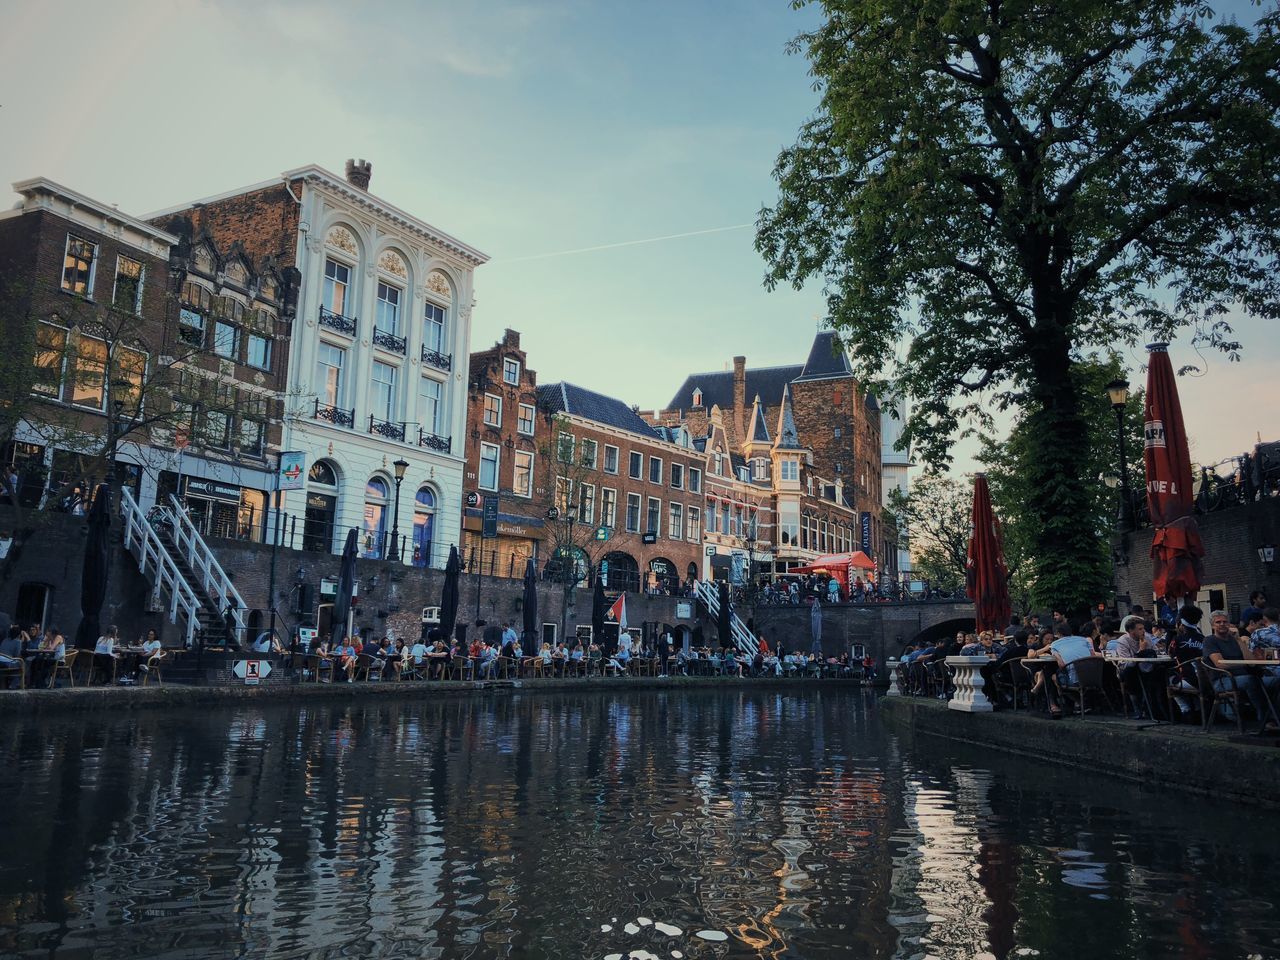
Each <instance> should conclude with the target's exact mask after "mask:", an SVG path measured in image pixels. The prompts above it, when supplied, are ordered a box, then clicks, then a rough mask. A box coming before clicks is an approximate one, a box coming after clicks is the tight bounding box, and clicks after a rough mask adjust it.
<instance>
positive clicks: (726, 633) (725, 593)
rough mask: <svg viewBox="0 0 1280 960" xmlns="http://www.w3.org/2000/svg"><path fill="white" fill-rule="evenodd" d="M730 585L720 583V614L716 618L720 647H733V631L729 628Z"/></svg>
mask: <svg viewBox="0 0 1280 960" xmlns="http://www.w3.org/2000/svg"><path fill="white" fill-rule="evenodd" d="M729 616H730V611H729V584H727V583H725V582H724V581H723V580H721V581H720V614H719V616H718V617H717V618H716V629H717V630H719V632H720V646H722V647H732V646H733V645H734V643H733V631H732V629H731V628H730V626H729Z"/></svg>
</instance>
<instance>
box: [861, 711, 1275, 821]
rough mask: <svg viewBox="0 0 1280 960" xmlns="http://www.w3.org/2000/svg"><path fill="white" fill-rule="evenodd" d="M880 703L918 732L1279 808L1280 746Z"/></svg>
mask: <svg viewBox="0 0 1280 960" xmlns="http://www.w3.org/2000/svg"><path fill="white" fill-rule="evenodd" d="M877 706H878V708H879V710H880V712H881V714H882V715H883V716H884V717H885V718H886V720H887V721H889V722H890V723H893V724H897V725H899V726H901V727H903V728H907V729H909V730H910V731H911V732H912V733H914V734H917V735H921V736H927V737H934V738H939V739H944V740H953V741H955V742H957V743H964V744H967V745H969V746H972V747H977V748H979V749H990V750H998V751H1000V752H1002V753H1009V754H1015V755H1018V756H1022V757H1030V758H1033V759H1036V760H1043V761H1047V762H1049V763H1054V764H1057V765H1060V766H1066V767H1070V768H1073V769H1077V770H1081V771H1083V772H1087V773H1091V774H1092V773H1102V774H1106V775H1108V776H1113V777H1119V778H1121V779H1124V780H1129V781H1131V782H1134V783H1141V784H1146V785H1148V786H1152V787H1157V788H1162V789H1169V790H1177V791H1181V792H1184V793H1193V794H1198V795H1200V796H1207V797H1215V798H1222V799H1227V800H1232V801H1235V802H1238V803H1245V804H1250V805H1252V806H1261V807H1267V808H1270V809H1276V808H1280V788H1278V787H1277V784H1280V749H1276V748H1275V747H1274V746H1255V745H1248V744H1242V743H1233V742H1231V741H1229V740H1225V739H1223V738H1221V737H1218V736H1207V735H1205V734H1202V733H1200V731H1199V727H1195V728H1192V727H1188V726H1185V725H1184V726H1163V727H1153V726H1145V727H1138V726H1134V725H1131V724H1124V723H1118V722H1117V723H1109V722H1095V721H1091V720H1080V719H1076V718H1070V717H1068V718H1066V719H1063V720H1059V721H1051V720H1049V719H1048V718H1046V717H1043V716H1040V715H1033V714H1029V713H1016V714H1015V713H1011V712H1003V711H1002V712H1000V713H962V712H960V711H958V710H950V709H948V708H947V705H946V703H944V702H941V701H937V700H925V699H921V698H917V697H889V696H882V697H880V698H879V699H878V700H877ZM1135 812H1136V811H1135Z"/></svg>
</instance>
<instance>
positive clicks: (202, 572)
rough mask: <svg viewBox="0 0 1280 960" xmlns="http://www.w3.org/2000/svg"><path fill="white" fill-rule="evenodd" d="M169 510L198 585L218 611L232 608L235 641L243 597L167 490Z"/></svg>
mask: <svg viewBox="0 0 1280 960" xmlns="http://www.w3.org/2000/svg"><path fill="white" fill-rule="evenodd" d="M169 514H170V516H171V517H172V518H173V542H174V545H175V546H176V547H177V548H178V550H180V551H181V552H182V556H183V558H184V559H185V560H186V561H187V563H188V564H189V565H190V566H191V569H192V570H193V571H195V574H196V576H198V577H199V578H200V586H201V587H202V588H203V589H204V592H205V595H206V596H207V597H209V599H211V600H212V601H213V602H214V603H216V604H217V605H218V612H219V613H221V614H222V615H223V616H224V617H225V616H226V613H227V611H228V609H230V610H231V614H232V616H233V618H234V620H235V625H236V635H235V636H234V637H232V638H231V639H232V641H233V642H234V641H238V640H239V639H240V638H241V637H243V636H244V617H245V610H246V606H245V602H244V598H243V597H242V596H240V592H239V591H238V590H236V588H235V586H233V585H232V583H231V578H230V577H228V576H227V573H226V571H225V570H223V569H222V564H220V563H218V558H217V557H215V556H214V555H213V551H212V550H210V549H209V545H208V544H207V543H205V542H204V538H203V537H202V536H200V531H199V530H197V529H196V526H195V524H194V523H192V522H191V518H190V517H189V516H187V511H186V510H184V509H183V508H182V503H181V501H179V500H178V498H177V497H176V496H174V495H173V494H169Z"/></svg>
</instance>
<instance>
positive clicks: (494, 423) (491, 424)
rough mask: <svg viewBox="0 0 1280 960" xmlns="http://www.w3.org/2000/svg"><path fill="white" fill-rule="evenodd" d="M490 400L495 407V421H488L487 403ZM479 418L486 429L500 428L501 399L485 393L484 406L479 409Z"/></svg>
mask: <svg viewBox="0 0 1280 960" xmlns="http://www.w3.org/2000/svg"><path fill="white" fill-rule="evenodd" d="M490 400H492V401H493V402H494V403H495V404H496V405H497V408H496V409H497V416H496V419H493V420H490V419H489V401H490ZM480 416H481V418H482V419H483V420H484V425H485V426H486V427H501V426H502V398H501V397H500V396H498V395H497V394H496V393H486V394H485V395H484V406H483V407H482V408H481V413H480Z"/></svg>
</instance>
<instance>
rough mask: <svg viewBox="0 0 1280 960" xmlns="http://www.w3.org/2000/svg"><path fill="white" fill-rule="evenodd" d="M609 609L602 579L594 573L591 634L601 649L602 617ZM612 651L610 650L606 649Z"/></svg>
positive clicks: (602, 643)
mask: <svg viewBox="0 0 1280 960" xmlns="http://www.w3.org/2000/svg"><path fill="white" fill-rule="evenodd" d="M608 611H609V599H608V598H607V597H606V596H605V595H604V580H603V579H601V577H600V574H599V573H597V574H596V586H595V590H593V591H592V593H591V636H592V638H593V639H594V640H595V642H596V644H597V645H598V646H599V647H600V649H601V650H604V619H605V614H606V613H608ZM607 652H608V653H613V651H612V650H610V651H607Z"/></svg>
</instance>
